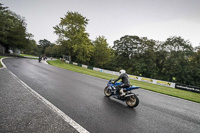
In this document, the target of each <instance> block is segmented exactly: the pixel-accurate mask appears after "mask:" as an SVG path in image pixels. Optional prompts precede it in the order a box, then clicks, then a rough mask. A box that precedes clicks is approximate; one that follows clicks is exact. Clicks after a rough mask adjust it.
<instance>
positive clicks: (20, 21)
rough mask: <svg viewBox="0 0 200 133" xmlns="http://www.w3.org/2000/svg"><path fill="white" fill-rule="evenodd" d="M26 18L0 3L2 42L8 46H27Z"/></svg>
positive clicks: (0, 39) (8, 47)
mask: <svg viewBox="0 0 200 133" xmlns="http://www.w3.org/2000/svg"><path fill="white" fill-rule="evenodd" d="M28 39H29V38H28V33H27V32H26V23H25V19H24V18H23V17H21V16H20V15H17V14H15V13H14V12H11V11H10V10H8V8H7V7H3V5H2V4H1V3H0V44H1V45H3V46H4V47H5V48H6V53H8V50H9V49H11V48H19V49H22V48H25V47H26V43H27V41H28Z"/></svg>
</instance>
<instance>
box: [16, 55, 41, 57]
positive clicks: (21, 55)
mask: <svg viewBox="0 0 200 133" xmlns="http://www.w3.org/2000/svg"><path fill="white" fill-rule="evenodd" d="M20 56H28V57H38V56H35V55H28V54H20Z"/></svg>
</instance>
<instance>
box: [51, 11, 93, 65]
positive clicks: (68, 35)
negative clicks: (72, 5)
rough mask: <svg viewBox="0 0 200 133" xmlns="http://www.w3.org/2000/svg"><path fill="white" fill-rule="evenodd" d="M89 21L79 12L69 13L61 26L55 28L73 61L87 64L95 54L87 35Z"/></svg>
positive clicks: (62, 20) (62, 19)
mask: <svg viewBox="0 0 200 133" xmlns="http://www.w3.org/2000/svg"><path fill="white" fill-rule="evenodd" d="M88 21H89V20H88V19H87V18H86V17H83V16H82V15H81V14H79V13H78V12H67V14H66V15H65V17H64V18H61V22H60V23H59V25H57V26H55V27H54V29H55V33H56V34H57V35H59V40H58V42H60V43H61V44H62V46H63V48H65V50H66V52H65V53H66V54H67V55H69V56H71V57H72V60H73V61H77V62H80V63H87V62H88V61H89V60H90V57H91V56H92V53H93V45H92V44H91V41H90V39H89V34H88V33H86V25H87V24H88Z"/></svg>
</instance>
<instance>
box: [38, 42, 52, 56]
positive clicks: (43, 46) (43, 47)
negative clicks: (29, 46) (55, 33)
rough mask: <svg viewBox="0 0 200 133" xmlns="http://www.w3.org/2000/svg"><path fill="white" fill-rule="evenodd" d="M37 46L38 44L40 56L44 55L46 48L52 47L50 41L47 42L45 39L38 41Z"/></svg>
mask: <svg viewBox="0 0 200 133" xmlns="http://www.w3.org/2000/svg"><path fill="white" fill-rule="evenodd" d="M39 44H40V46H39V47H40V48H41V54H44V53H45V49H46V48H47V47H48V46H51V45H52V43H51V42H50V41H48V40H47V39H43V40H39Z"/></svg>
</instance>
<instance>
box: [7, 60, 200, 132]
mask: <svg viewBox="0 0 200 133" xmlns="http://www.w3.org/2000/svg"><path fill="white" fill-rule="evenodd" d="M3 62H4V64H5V65H6V66H7V68H8V69H9V70H10V71H11V72H13V73H14V74H15V75H16V76H18V77H19V78H20V79H21V80H22V81H24V82H25V83H26V84H27V85H29V86H30V87H31V88H32V89H33V90H35V91H36V92H38V93H39V94H40V95H41V96H43V97H44V98H46V99H47V100H48V101H50V102H51V103H52V104H54V105H55V106H56V107H58V108H59V109H60V110H62V111H63V112H64V113H65V114H67V115H68V116H69V117H71V118H72V119H73V120H75V121H76V122H77V123H79V124H80V125H81V126H82V127H84V128H85V129H86V130H88V131H89V132H92V133H98V132H100V133H114V132H116V133H122V132H123V133H125V132H127V133H131V132H139V133H147V132H148V133H156V132H157V133H160V132H162V133H169V132H170V133H178V132H181V133H197V132H199V131H200V104H198V103H194V102H190V101H186V100H182V99H179V98H174V97H171V96H166V95H163V94H158V93H155V92H151V91H147V90H143V89H138V90H135V93H137V94H139V99H140V104H139V106H138V107H137V108H135V109H130V108H128V107H127V106H126V104H125V103H123V102H120V101H117V100H115V99H112V98H107V97H105V96H104V93H103V89H104V87H105V86H106V83H107V80H104V79H99V78H96V77H92V76H88V75H84V74H80V73H76V72H72V71H68V70H64V69H60V68H56V67H54V66H50V65H46V64H43V63H38V61H37V60H30V59H20V58H14V59H12V58H8V59H4V60H3Z"/></svg>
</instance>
